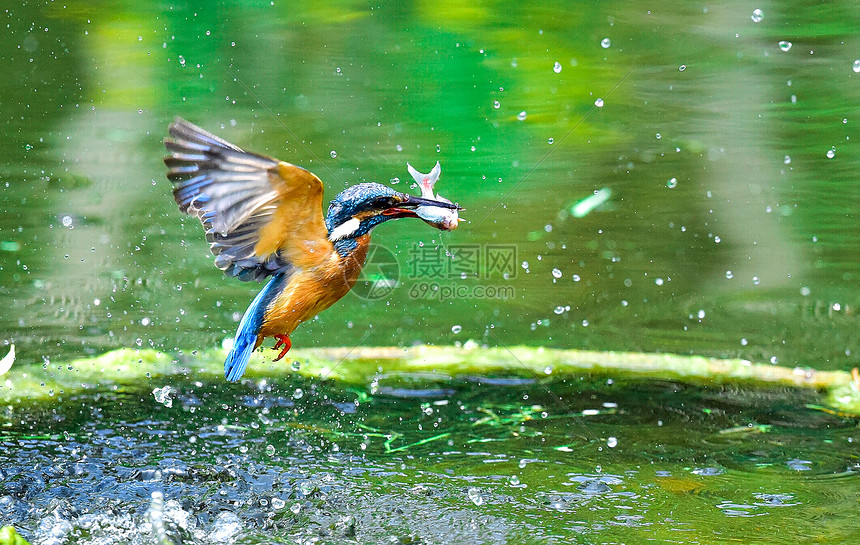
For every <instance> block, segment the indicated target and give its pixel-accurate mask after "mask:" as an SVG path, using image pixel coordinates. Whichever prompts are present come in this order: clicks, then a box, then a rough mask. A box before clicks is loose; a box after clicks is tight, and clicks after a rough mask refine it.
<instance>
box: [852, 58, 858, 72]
mask: <svg viewBox="0 0 860 545" xmlns="http://www.w3.org/2000/svg"><path fill="white" fill-rule="evenodd" d="M851 69H852V70H854V72H856V73H858V74H860V59H857V60H856V61H854V65H853V66H852V67H851Z"/></svg>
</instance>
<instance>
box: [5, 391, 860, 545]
mask: <svg viewBox="0 0 860 545" xmlns="http://www.w3.org/2000/svg"><path fill="white" fill-rule="evenodd" d="M165 380H170V379H165V378H162V379H152V380H150V381H149V382H151V384H149V385H144V386H142V387H141V388H140V389H134V390H123V391H120V392H117V393H112V394H105V393H99V394H86V395H79V396H75V397H72V398H69V399H65V400H64V402H63V403H62V404H58V405H57V406H56V407H52V408H38V407H35V408H25V407H21V408H16V409H9V410H7V413H6V416H7V417H8V422H9V425H7V426H6V427H5V428H4V430H3V431H2V435H0V443H2V449H0V453H2V454H0V462H2V463H0V519H2V520H3V521H4V523H9V524H14V525H15V526H16V527H17V528H18V529H19V530H20V531H21V532H22V533H23V534H24V535H26V536H27V537H28V538H31V539H32V540H33V542H34V543H57V544H59V543H68V542H81V543H128V542H132V543H151V542H152V539H153V536H154V534H156V533H157V532H159V531H160V530H158V524H161V528H162V530H163V532H164V534H165V535H166V536H168V538H169V539H174V540H175V541H174V542H183V543H224V542H235V541H236V540H242V542H248V543H258V542H271V539H273V538H274V539H286V540H288V541H289V540H292V541H291V542H297V543H338V542H344V540H354V541H356V542H358V543H382V542H386V541H388V540H391V539H396V540H400V541H401V542H408V541H409V540H413V541H417V540H420V541H422V542H424V541H427V542H434V543H466V542H468V543H534V542H541V543H545V542H551V543H552V542H555V543H572V542H577V541H575V536H578V535H585V536H590V537H589V539H591V540H596V541H626V542H640V541H641V540H642V539H643V538H646V537H647V538H649V539H657V540H661V539H662V540H676V539H680V540H686V541H703V542H705V541H709V540H712V539H713V536H714V535H716V534H715V532H717V531H719V532H720V533H719V535H720V539H721V540H725V541H727V542H728V541H732V540H741V541H743V540H746V539H749V538H750V536H756V542H757V543H784V542H785V540H784V537H783V536H782V535H781V533H780V531H779V529H780V528H782V527H784V526H785V525H786V524H787V523H789V524H791V526H792V532H793V535H796V536H798V537H797V539H800V540H801V541H804V542H805V540H810V542H814V541H816V539H817V537H816V536H822V535H828V536H829V539H831V541H832V542H834V543H838V542H846V541H845V540H846V539H848V536H850V535H852V534H854V533H856V532H857V531H860V526H858V523H857V520H856V517H853V513H854V504H855V502H856V490H857V484H858V473H857V472H858V466H857V460H856V456H855V452H854V451H855V449H854V448H853V446H852V443H853V442H854V441H857V440H860V437H858V435H857V429H856V427H855V426H854V423H853V422H846V421H843V420H841V419H839V418H836V417H834V416H831V415H827V414H825V413H817V412H813V411H810V410H807V409H801V410H798V407H802V406H803V404H804V403H805V402H806V401H807V400H806V399H804V395H805V394H801V393H797V392H777V391H774V392H761V391H744V390H735V391H733V392H730V393H733V394H734V395H732V396H726V395H725V394H726V393H728V392H726V391H724V390H722V389H700V388H690V387H685V386H681V385H678V384H669V383H665V384H660V383H656V384H655V383H627V384H613V383H612V381H611V380H606V378H601V377H592V378H583V380H577V381H574V387H571V385H570V382H571V381H570V380H568V379H565V380H557V381H555V382H551V383H548V384H547V385H548V386H549V387H550V389H551V391H552V392H553V393H552V394H551V393H550V390H545V389H544V385H541V384H535V383H529V384H522V383H511V384H495V385H493V384H489V383H484V382H483V381H481V380H480V379H479V378H478V377H473V378H472V380H452V379H448V380H447V381H444V383H445V384H446V385H447V387H448V388H449V389H450V392H449V393H448V394H446V395H441V394H440V395H437V396H435V397H429V398H428V397H427V396H424V395H421V393H420V392H419V393H418V394H416V395H415V396H411V397H409V396H405V395H403V394H398V393H394V392H387V391H383V390H382V388H380V389H379V390H378V391H377V393H376V394H373V395H369V393H368V392H367V391H365V390H364V389H361V390H350V391H344V390H342V389H340V388H337V387H335V388H331V387H329V386H326V385H324V384H319V383H316V382H314V383H311V382H302V381H301V379H299V381H298V382H297V381H296V380H292V379H290V378H288V379H287V380H284V379H278V380H274V381H262V382H259V383H256V384H254V383H251V382H248V383H246V384H240V385H225V384H223V383H222V382H221V381H220V380H218V381H217V382H216V383H214V384H210V383H207V382H194V381H193V380H183V381H182V382H180V383H177V384H173V385H172V389H173V390H174V391H173V392H172V393H173V396H172V397H171V398H170V402H169V403H168V402H167V400H166V399H165V398H164V397H163V392H164V388H166V387H169V386H171V385H170V384H165ZM422 381H424V382H422ZM398 382H400V383H402V384H409V385H413V386H417V385H419V384H422V383H423V384H424V385H425V386H430V385H432V384H437V383H440V382H442V379H441V378H439V377H436V378H433V377H425V378H423V379H420V378H418V377H415V376H403V377H400V378H399V379H398V378H397V377H395V376H393V375H392V376H389V377H387V378H386V379H385V383H386V384H387V385H388V386H390V387H393V386H394V385H396V384H397V383H398ZM370 388H371V391H372V389H373V387H372V385H371V386H370ZM150 390H154V391H153V392H150ZM299 392H301V393H299ZM556 396H558V397H561V398H563V399H564V400H565V402H564V404H563V405H560V404H559V402H558V397H556ZM753 424H755V426H753ZM159 503H160V505H159ZM825 512H826V513H827V514H826V515H824V513H825ZM747 521H749V522H747Z"/></svg>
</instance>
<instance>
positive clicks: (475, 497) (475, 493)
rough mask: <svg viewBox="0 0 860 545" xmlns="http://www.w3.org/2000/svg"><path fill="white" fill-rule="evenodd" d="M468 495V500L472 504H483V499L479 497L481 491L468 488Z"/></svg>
mask: <svg viewBox="0 0 860 545" xmlns="http://www.w3.org/2000/svg"><path fill="white" fill-rule="evenodd" d="M468 494H469V499H470V500H472V503H474V504H475V505H481V504H482V503H484V498H483V497H481V491H480V490H478V489H477V488H475V487H473V486H470V487H469V492H468Z"/></svg>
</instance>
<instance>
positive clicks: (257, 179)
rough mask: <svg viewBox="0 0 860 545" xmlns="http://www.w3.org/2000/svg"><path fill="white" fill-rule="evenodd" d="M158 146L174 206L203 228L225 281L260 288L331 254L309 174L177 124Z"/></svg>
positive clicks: (318, 191) (318, 186)
mask: <svg viewBox="0 0 860 545" xmlns="http://www.w3.org/2000/svg"><path fill="white" fill-rule="evenodd" d="M164 145H165V146H166V147H167V151H168V152H169V153H170V155H168V156H167V157H165V158H164V162H165V164H166V165H167V167H168V172H167V177H168V179H170V181H171V182H173V184H174V188H173V196H174V198H175V199H176V203H177V204H178V205H179V209H180V210H181V211H182V212H185V213H186V214H191V215H194V216H197V217H198V218H199V219H200V221H201V222H203V227H204V228H205V229H206V240H208V241H209V244H210V249H211V251H212V253H213V254H214V255H215V265H217V266H218V268H220V269H222V270H223V271H224V273H225V274H227V275H228V276H234V277H237V278H239V279H240V280H262V279H264V278H265V277H267V276H270V275H272V274H276V273H279V272H290V271H291V270H292V269H293V268H295V267H311V266H315V265H318V264H319V263H321V262H322V261H323V260H325V259H326V258H327V257H328V256H329V255H330V254H331V252H332V251H333V246H332V244H331V242H330V241H329V240H328V238H327V233H328V232H327V230H326V227H325V222H324V221H323V216H322V195H323V186H322V182H321V181H320V179H319V178H317V177H316V176H315V175H314V174H313V173H311V172H308V171H307V170H305V169H303V168H300V167H297V166H295V165H291V164H289V163H285V162H283V161H278V160H276V159H272V158H271V157H266V156H264V155H257V154H256V153H249V152H246V151H243V150H241V149H240V148H238V147H236V146H234V145H233V144H230V143H229V142H226V141H225V140H222V139H221V138H218V137H217V136H215V135H213V134H210V133H208V132H206V131H204V130H203V129H201V128H199V127H197V126H195V125H192V124H191V123H189V122H187V121H185V120H184V119H181V118H176V119H175V120H174V121H173V123H172V124H171V125H170V138H167V139H165V141H164Z"/></svg>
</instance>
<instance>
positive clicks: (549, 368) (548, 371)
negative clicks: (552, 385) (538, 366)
mask: <svg viewBox="0 0 860 545" xmlns="http://www.w3.org/2000/svg"><path fill="white" fill-rule="evenodd" d="M543 374H544V375H551V374H552V365H547V366H546V367H544V368H543Z"/></svg>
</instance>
